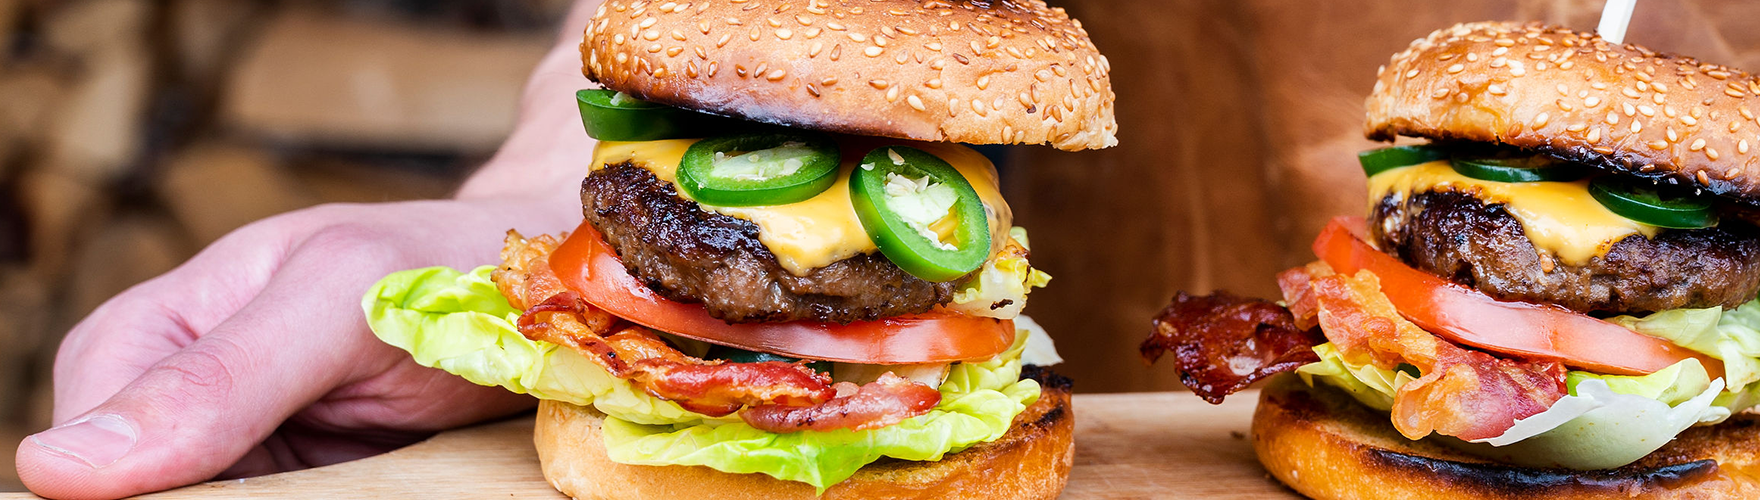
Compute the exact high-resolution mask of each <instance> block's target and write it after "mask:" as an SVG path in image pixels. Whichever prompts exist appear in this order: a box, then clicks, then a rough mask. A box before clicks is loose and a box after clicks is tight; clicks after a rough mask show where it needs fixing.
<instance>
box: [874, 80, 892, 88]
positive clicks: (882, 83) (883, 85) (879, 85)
mask: <svg viewBox="0 0 1760 500" xmlns="http://www.w3.org/2000/svg"><path fill="white" fill-rule="evenodd" d="M868 85H872V86H874V88H876V89H880V90H886V87H888V86H891V85H892V84H890V83H887V82H886V80H868Z"/></svg>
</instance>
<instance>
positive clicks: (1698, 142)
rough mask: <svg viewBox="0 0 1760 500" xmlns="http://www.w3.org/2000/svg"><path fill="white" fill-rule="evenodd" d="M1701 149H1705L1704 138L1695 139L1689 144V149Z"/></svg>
mask: <svg viewBox="0 0 1760 500" xmlns="http://www.w3.org/2000/svg"><path fill="white" fill-rule="evenodd" d="M1701 149H1705V140H1704V139H1699V140H1695V141H1693V145H1691V146H1687V151H1698V150H1701Z"/></svg>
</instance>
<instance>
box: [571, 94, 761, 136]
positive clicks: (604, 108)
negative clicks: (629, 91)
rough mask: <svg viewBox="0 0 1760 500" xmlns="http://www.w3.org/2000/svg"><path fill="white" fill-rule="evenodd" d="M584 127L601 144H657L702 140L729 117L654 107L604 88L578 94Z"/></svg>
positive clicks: (577, 98) (658, 105) (660, 106)
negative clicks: (602, 142)
mask: <svg viewBox="0 0 1760 500" xmlns="http://www.w3.org/2000/svg"><path fill="white" fill-rule="evenodd" d="M574 96H575V101H576V104H578V105H579V106H580V110H581V124H582V125H585V126H586V128H587V135H588V136H590V137H592V138H594V139H598V140H601V141H657V140H660V139H678V138H684V137H701V136H702V135H701V134H702V133H703V131H707V130H711V129H713V128H714V127H716V126H727V125H726V122H729V121H731V120H728V119H726V118H721V117H718V116H713V115H706V114H703V113H698V112H695V111H691V110H687V109H679V108H674V107H671V106H665V105H660V104H654V103H651V102H648V101H643V100H641V99H636V98H634V97H630V96H627V95H624V94H623V93H621V92H613V91H610V90H603V89H588V90H581V91H579V92H575V94H574Z"/></svg>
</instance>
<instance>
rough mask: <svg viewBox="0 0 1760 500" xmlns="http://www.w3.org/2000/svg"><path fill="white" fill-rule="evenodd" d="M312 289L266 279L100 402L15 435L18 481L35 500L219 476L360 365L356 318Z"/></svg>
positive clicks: (126, 491) (128, 491) (121, 492)
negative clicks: (247, 300)
mask: <svg viewBox="0 0 1760 500" xmlns="http://www.w3.org/2000/svg"><path fill="white" fill-rule="evenodd" d="M276 281H282V280H281V279H280V278H279V277H278V278H277V280H276ZM287 281H293V280H287ZM312 285H313V284H311V283H288V282H286V281H283V282H281V283H276V282H271V284H270V286H269V287H268V289H266V290H264V292H263V293H262V294H260V295H258V296H257V298H256V299H254V300H253V301H252V303H251V304H249V305H247V306H246V307H244V308H243V309H242V310H240V311H239V312H238V314H235V315H234V316H232V317H231V318H228V319H227V320H226V321H224V322H222V323H221V324H220V325H218V326H217V327H215V328H214V329H213V330H212V331H210V332H208V334H206V335H204V336H202V337H201V338H199V339H197V340H196V341H195V342H193V343H191V344H190V345H189V346H188V347H185V348H184V349H182V350H180V351H177V352H176V353H173V354H171V355H170V356H168V357H166V358H164V359H163V360H161V361H159V362H158V363H157V364H154V365H153V366H152V367H150V368H148V369H147V370H146V371H145V372H143V373H142V374H141V375H140V376H139V377H138V378H136V379H135V380H134V381H133V382H130V383H129V384H128V385H127V386H125V387H124V388H123V389H122V390H121V391H119V392H118V393H117V394H116V395H115V396H113V397H111V398H110V399H109V400H107V401H105V402H104V403H102V404H100V405H98V406H97V407H96V408H93V409H92V410H90V411H88V412H86V413H85V414H83V415H80V416H78V417H75V418H73V419H71V420H69V421H68V422H66V423H64V424H62V425H60V426H57V427H55V428H53V429H50V430H47V431H44V432H42V433H39V434H36V435H33V436H30V437H29V438H26V439H25V440H24V442H23V443H21V444H20V445H19V448H18V455H17V464H18V473H19V479H20V480H22V481H23V482H24V484H25V486H27V487H29V488H30V489H31V490H32V491H34V492H36V493H38V494H40V495H43V496H46V497H54V498H116V497H122V496H127V495H133V494H138V493H144V492H150V491H158V490H163V489H168V488H172V487H177V486H182V485H187V484H193V483H196V482H200V481H203V480H207V479H209V478H212V477H214V476H215V475H217V474H219V473H220V472H221V471H223V470H225V469H226V468H227V467H229V466H231V465H232V464H233V463H235V462H237V461H238V460H239V458H241V457H243V456H244V455H245V454H246V453H247V452H249V451H250V450H251V449H252V448H253V447H255V446H256V445H257V443H260V442H262V441H263V439H264V438H266V437H267V436H268V435H269V434H270V433H272V432H273V431H274V430H275V429H276V427H277V426H279V425H280V424H281V423H282V421H284V420H286V419H287V417H288V416H290V415H292V414H294V413H295V412H297V411H299V410H300V409H301V408H304V407H306V406H307V405H310V404H311V403H312V402H313V401H316V400H317V399H318V398H320V397H322V396H323V395H324V394H325V393H327V392H328V391H330V389H331V388H334V387H336V386H338V385H342V384H343V383H346V382H347V381H348V377H352V376H356V375H355V374H353V372H355V371H357V370H355V369H356V368H358V367H359V365H360V363H358V362H350V361H349V357H348V354H349V353H351V352H357V351H359V350H360V348H361V346H360V344H361V343H362V342H363V341H362V340H361V339H363V338H368V339H370V338H371V336H370V335H363V334H360V333H359V332H360V331H362V330H365V325H364V324H362V323H361V320H360V318H359V317H358V316H359V314H360V313H359V312H358V310H356V309H355V308H353V307H350V306H351V304H347V303H342V304H330V303H328V302H334V301H336V299H332V298H330V297H325V295H335V294H322V293H317V294H314V293H311V290H313V288H311V287H312ZM317 289H319V290H323V289H328V288H317ZM341 289H347V290H354V289H365V286H364V285H360V286H352V287H347V288H341Z"/></svg>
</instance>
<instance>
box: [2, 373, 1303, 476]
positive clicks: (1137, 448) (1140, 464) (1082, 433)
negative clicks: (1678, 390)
mask: <svg viewBox="0 0 1760 500" xmlns="http://www.w3.org/2000/svg"><path fill="white" fill-rule="evenodd" d="M1258 399H1259V398H1258V393H1257V392H1256V391H1248V392H1245V393H1242V394H1237V395H1235V396H1234V397H1231V398H1229V400H1228V402H1227V403H1225V404H1223V405H1221V406H1211V405H1209V404H1207V403H1205V402H1203V401H1202V400H1199V399H1198V398H1196V397H1193V396H1192V395H1191V394H1190V393H1173V392H1165V393H1139V394H1081V395H1077V396H1076V397H1075V411H1076V464H1075V470H1073V471H1072V472H1071V473H1070V478H1069V487H1068V488H1066V489H1065V490H1064V492H1063V498H1066V499H1121V498H1207V499H1269V498H1276V499H1283V498H1296V495H1295V494H1294V493H1293V492H1291V491H1290V490H1288V489H1286V488H1284V487H1283V486H1281V485H1279V484H1278V483H1277V481H1276V480H1274V479H1271V478H1270V477H1269V476H1268V475H1267V474H1266V473H1265V471H1264V469H1261V468H1260V467H1259V463H1258V462H1257V461H1256V460H1255V459H1254V458H1253V447H1252V443H1251V442H1250V441H1249V440H1248V439H1247V427H1248V421H1249V420H1250V418H1251V416H1252V412H1253V404H1254V402H1255V401H1258ZM531 440H532V419H531V417H529V416H527V417H523V418H518V419H514V420H508V421H503V422H497V423H491V424H485V425H479V426H476V427H470V428H465V429H459V430H455V431H450V432H446V433H442V434H440V435H438V436H435V437H434V438H433V439H429V440H427V441H423V442H421V443H417V444H414V445H411V446H409V447H406V448H403V449H400V450H397V451H393V452H391V453H386V454H384V455H379V456H376V457H372V458H367V459H363V460H357V461H353V462H347V463H341V464H336V465H332V466H328V467H319V468H316V469H308V470H303V471H296V472H287V473H282V474H275V475H270V476H263V477H256V478H251V479H241V480H236V481H216V482H212V483H204V484H199V485H195V486H190V487H187V488H182V489H177V490H172V491H167V492H163V493H158V494H154V495H149V496H147V497H146V498H154V499H211V498H241V497H242V498H252V497H286V498H380V497H384V498H398V499H419V498H436V499H439V498H445V499H452V498H508V499H525V498H541V499H560V498H563V497H562V495H561V494H559V493H557V492H556V490H554V489H551V488H550V485H549V484H548V483H546V482H544V477H543V476H542V475H541V474H540V473H539V472H538V456H537V453H536V451H534V450H533V448H532V441H531ZM27 497H28V496H27ZM0 498H17V497H0Z"/></svg>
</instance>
